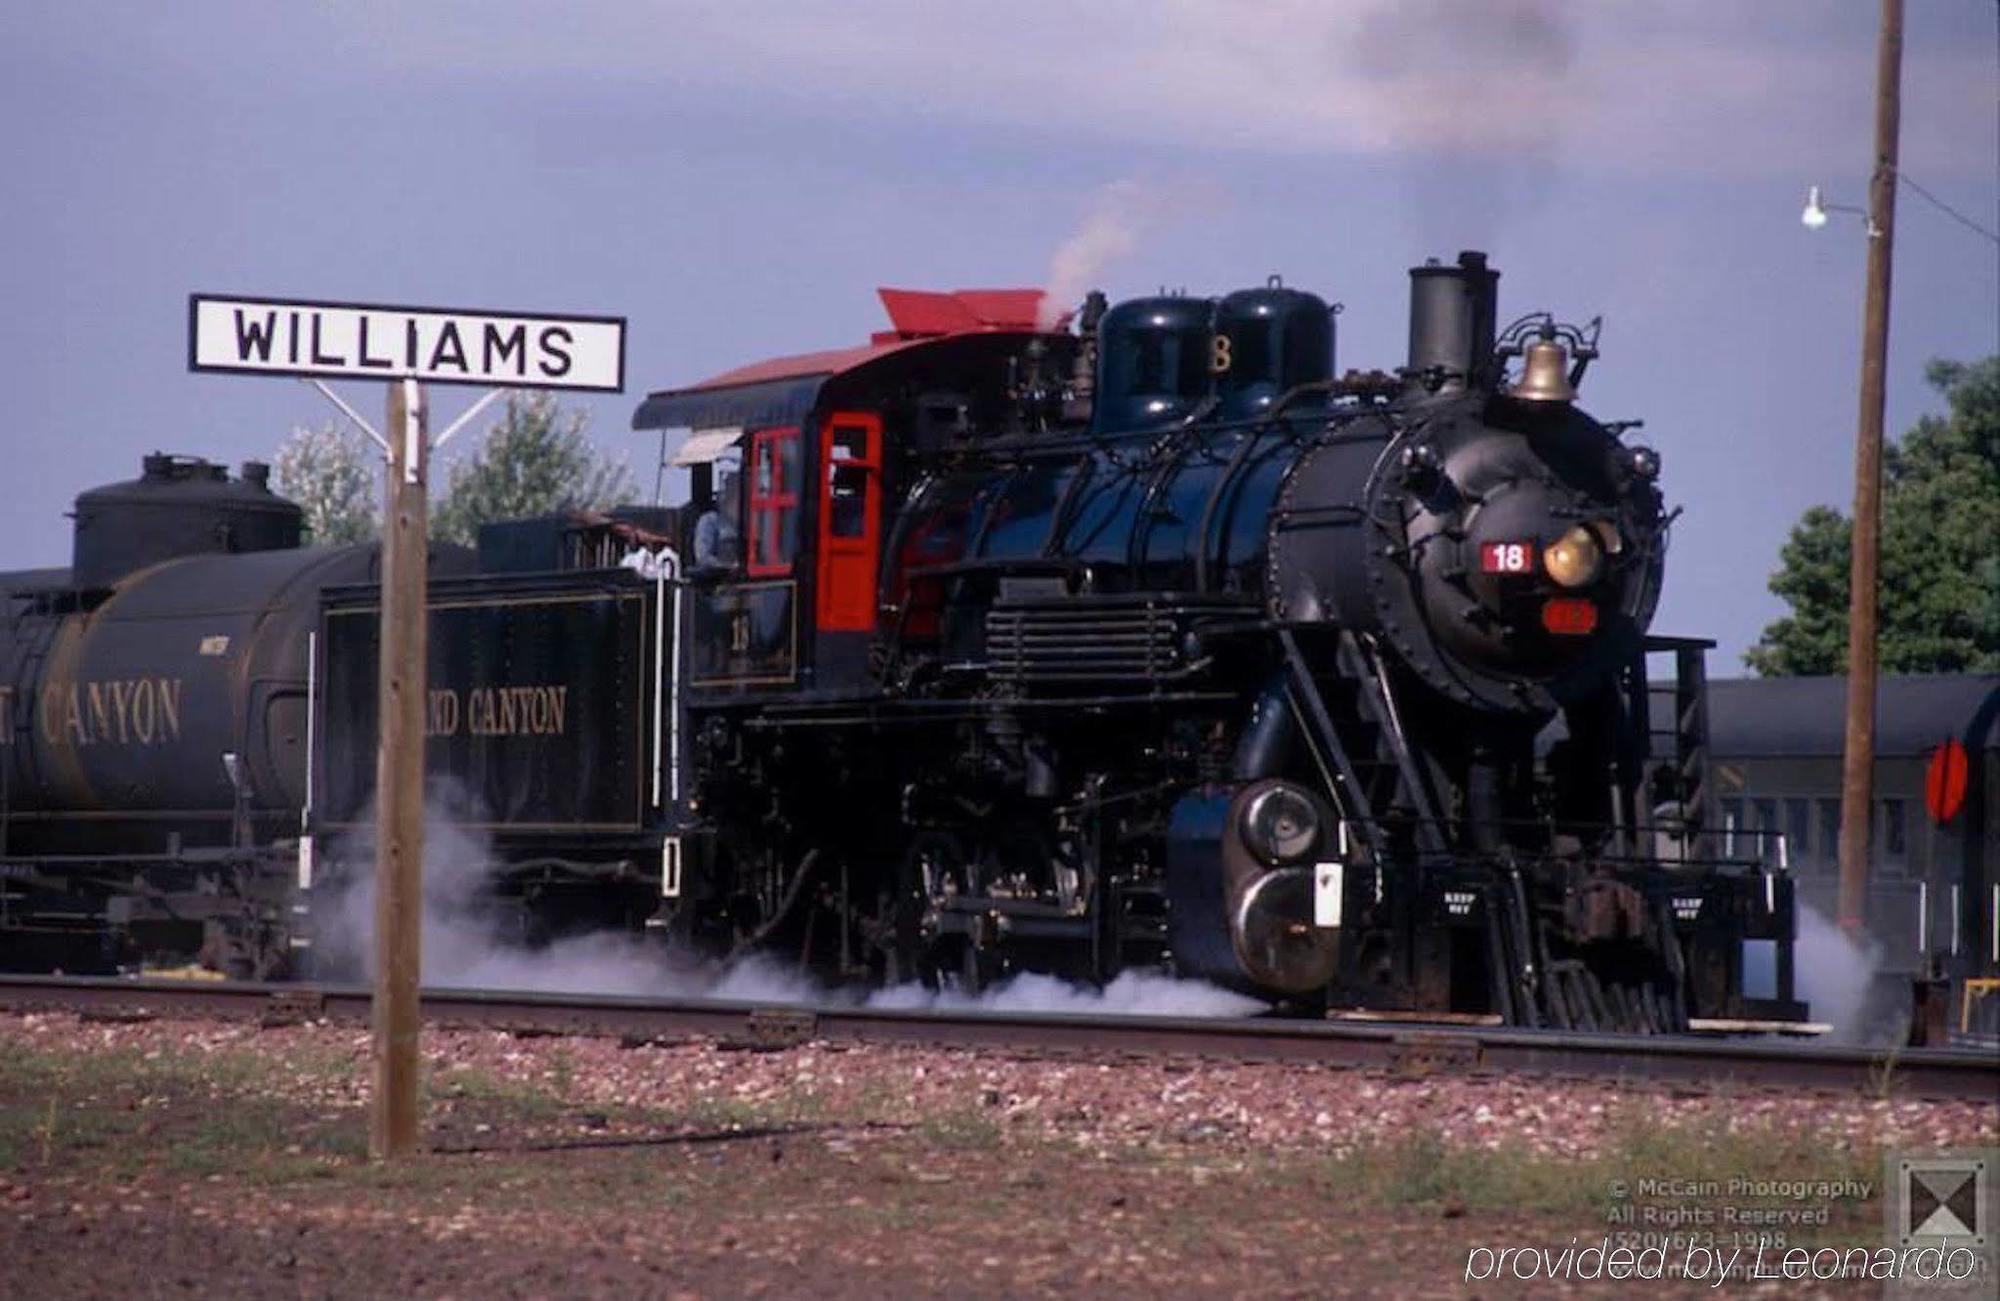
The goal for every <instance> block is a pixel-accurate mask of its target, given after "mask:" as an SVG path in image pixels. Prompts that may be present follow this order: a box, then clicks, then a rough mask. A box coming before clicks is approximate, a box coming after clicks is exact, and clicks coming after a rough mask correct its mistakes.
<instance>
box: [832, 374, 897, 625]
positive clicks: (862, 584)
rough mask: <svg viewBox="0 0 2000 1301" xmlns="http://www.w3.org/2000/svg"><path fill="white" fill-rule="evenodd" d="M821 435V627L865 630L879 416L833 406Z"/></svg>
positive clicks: (876, 517) (877, 521) (873, 556)
mask: <svg viewBox="0 0 2000 1301" xmlns="http://www.w3.org/2000/svg"><path fill="white" fill-rule="evenodd" d="M819 438H820V443H819V450H820V455H819V463H820V486H819V575H818V576H819V582H818V588H819V595H818V598H817V606H818V610H817V615H818V622H819V629H820V631H821V632H867V631H869V630H870V629H872V628H873V627H874V626H875V579H876V572H877V570H878V568H879V566H880V564H881V559H882V420H881V417H879V416H877V415H874V414H872V413H870V412H866V411H836V412H833V413H832V414H830V415H828V416H827V417H826V418H825V419H824V420H822V421H821V422H820V435H819Z"/></svg>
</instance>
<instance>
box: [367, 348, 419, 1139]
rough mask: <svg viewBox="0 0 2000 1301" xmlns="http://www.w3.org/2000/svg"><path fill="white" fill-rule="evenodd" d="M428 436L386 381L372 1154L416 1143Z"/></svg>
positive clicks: (413, 386) (410, 392)
mask: <svg viewBox="0 0 2000 1301" xmlns="http://www.w3.org/2000/svg"><path fill="white" fill-rule="evenodd" d="M429 450H430V449H429V439H428V438H427V437H426V431H425V429H424V397H423V390H422V389H421V388H420V387H418V385H417V382H416V381H415V380H411V379H405V380H397V381H394V382H393V383H391V384H390V385H389V473H388V476H387V479H388V483H387V484H386V485H385V488H384V493H383V496H384V501H383V507H384V509H383V513H382V529H383V532H382V632H381V644H382V650H381V672H380V675H379V677H378V679H377V680H378V681H379V682H380V684H381V687H380V698H379V703H378V705H377V709H378V717H379V718H380V719H381V726H380V728H379V735H380V740H379V742H378V745H377V749H376V756H375V802H376V808H377V817H378V822H377V826H376V837H377V843H378V848H377V851H376V872H375V999H374V1006H373V1011H374V1030H375V1107H374V1111H373V1113H372V1115H371V1116H370V1118H369V1129H368V1152H369V1155H371V1156H373V1157H374V1158H375V1159H376V1160H378V1161H380V1160H386V1159H388V1158H391V1157H398V1156H402V1155H405V1154H406V1153H409V1152H412V1151H414V1150H415V1149H416V1146H417V1131H418V1113H419V1100H418V1088H417V1070H418V1060H419V1058H418V1052H417V1047H418V1036H419V1032H420V1031H421V1029H422V1012H421V1009H420V1007H419V1005H418V995H417V990H418V985H419V980H420V978H421V975H422V972H423V910H424V706H423V702H424V692H425V690H426V688H427V673H426V670H427V668H428V662H427V660H426V659H425V650H426V646H425V643H426V641H427V640H428V639H427V636H426V634H427V632H428V631H429V627H428V625H429V622H430V621H429V620H428V619H427V618H426V617H425V610H424V604H425V602H424V597H425V592H426V585H427V580H428V577H429V570H430V547H429V536H428V535H429V532H430V529H429V521H430V503H429V501H428V499H427V493H426V486H427V485H426V482H425V479H426V475H427V474H428V471H429V465H428V462H429V459H430V458H429Z"/></svg>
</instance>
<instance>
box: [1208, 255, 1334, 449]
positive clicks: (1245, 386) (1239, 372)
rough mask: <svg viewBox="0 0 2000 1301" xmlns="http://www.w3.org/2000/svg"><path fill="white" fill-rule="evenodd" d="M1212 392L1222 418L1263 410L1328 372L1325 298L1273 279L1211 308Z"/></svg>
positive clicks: (1242, 416) (1330, 354)
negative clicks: (1213, 344)
mask: <svg viewBox="0 0 2000 1301" xmlns="http://www.w3.org/2000/svg"><path fill="white" fill-rule="evenodd" d="M1215 333H1216V338H1217V343H1216V349H1215V366H1216V372H1217V373H1216V381H1215V382H1216V392H1217V396H1219V397H1220V398H1221V399H1222V415H1223V417H1224V418H1225V419H1236V420H1242V419H1247V418H1249V417H1252V416H1256V415H1258V414H1260V413H1261V412H1263V411H1265V410H1267V409H1268V408H1269V407H1270V406H1271V404H1272V403H1274V402H1276V401H1277V400H1278V399H1279V398H1280V397H1282V396H1283V395H1284V394H1285V393H1287V392H1289V391H1290V390H1292V389H1294V388H1296V387H1298V386H1299V385H1301V384H1311V383H1317V382H1319V381H1322V380H1325V379H1327V378H1329V377H1330V376H1331V374H1332V372H1333V317H1332V316H1331V315H1330V314H1329V312H1328V310H1327V306H1326V300H1324V299H1322V298H1321V297H1320V296H1319V295H1317V294H1309V293H1306V292H1304V291H1303V290H1299V289H1286V288H1285V287H1284V286H1282V285H1280V284H1279V283H1278V278H1277V277H1276V276H1273V277H1271V283H1270V284H1268V285H1266V286H1265V287H1264V288H1262V289H1239V290H1237V291H1236V292H1235V293H1233V294H1230V295H1229V296H1228V297H1226V298H1224V299H1223V300H1222V302H1221V303H1220V304H1219V305H1218V306H1217V307H1216V311H1215Z"/></svg>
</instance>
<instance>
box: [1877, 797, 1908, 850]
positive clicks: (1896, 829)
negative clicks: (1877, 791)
mask: <svg viewBox="0 0 2000 1301" xmlns="http://www.w3.org/2000/svg"><path fill="white" fill-rule="evenodd" d="M1905 807H1906V806H1905V805H1904V803H1903V801H1901V800H1883V801H1882V857H1883V858H1885V859H1887V860H1888V861H1889V862H1891V863H1900V862H1902V861H1903V860H1904V859H1906V858H1908V857H1909V852H1910V851H1909V825H1908V823H1907V822H1906V821H1905V819H1904V809H1905Z"/></svg>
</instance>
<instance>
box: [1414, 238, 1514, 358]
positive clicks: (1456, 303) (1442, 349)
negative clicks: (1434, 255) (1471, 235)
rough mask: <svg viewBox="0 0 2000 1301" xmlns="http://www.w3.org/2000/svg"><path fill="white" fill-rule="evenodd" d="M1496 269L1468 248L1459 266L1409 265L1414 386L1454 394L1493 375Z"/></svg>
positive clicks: (1498, 281) (1496, 288)
mask: <svg viewBox="0 0 2000 1301" xmlns="http://www.w3.org/2000/svg"><path fill="white" fill-rule="evenodd" d="M1499 284H1500V273H1499V272H1498V271H1494V270H1492V269H1490V268H1489V267H1488V266H1487V265H1486V255H1485V254H1484V253H1480V252H1476V251H1474V250H1470V249H1468V250H1467V251H1465V252H1463V253H1460V254H1459V255H1458V265H1456V266H1441V265H1439V263H1438V262H1437V261H1436V260H1435V259H1433V260H1431V261H1429V262H1426V263H1425V264H1424V265H1423V266H1420V267H1411V268H1410V361H1409V365H1408V367H1407V368H1406V369H1405V371H1404V376H1405V378H1406V379H1407V380H1408V382H1409V384H1410V386H1411V387H1413V388H1424V389H1429V390H1431V391H1433V392H1454V391H1456V390H1458V389H1462V388H1464V387H1465V386H1466V385H1467V384H1475V385H1479V384H1488V383H1491V382H1492V377H1493V369H1494V368H1493V331H1494V329H1495V319H1494V318H1495V315H1496V313H1497V311H1498V307H1499Z"/></svg>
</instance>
